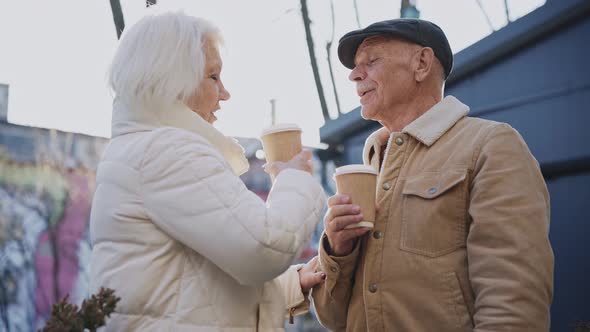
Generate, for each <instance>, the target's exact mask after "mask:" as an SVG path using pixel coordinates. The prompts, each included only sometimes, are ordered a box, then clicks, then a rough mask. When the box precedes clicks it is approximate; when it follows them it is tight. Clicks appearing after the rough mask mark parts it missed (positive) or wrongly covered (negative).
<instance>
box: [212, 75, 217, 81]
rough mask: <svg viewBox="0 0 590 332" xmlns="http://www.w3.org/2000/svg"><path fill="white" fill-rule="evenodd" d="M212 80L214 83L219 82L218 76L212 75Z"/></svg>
mask: <svg viewBox="0 0 590 332" xmlns="http://www.w3.org/2000/svg"><path fill="white" fill-rule="evenodd" d="M210 78H211V79H212V80H214V81H217V80H218V79H219V77H218V76H217V75H211V76H210Z"/></svg>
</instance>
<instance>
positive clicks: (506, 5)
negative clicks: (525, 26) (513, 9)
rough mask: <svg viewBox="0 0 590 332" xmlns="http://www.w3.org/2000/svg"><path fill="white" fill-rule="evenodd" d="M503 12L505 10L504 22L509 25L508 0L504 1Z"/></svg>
mask: <svg viewBox="0 0 590 332" xmlns="http://www.w3.org/2000/svg"><path fill="white" fill-rule="evenodd" d="M504 10H506V22H507V23H510V22H512V21H510V8H508V0H504Z"/></svg>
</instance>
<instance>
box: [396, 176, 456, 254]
mask: <svg viewBox="0 0 590 332" xmlns="http://www.w3.org/2000/svg"><path fill="white" fill-rule="evenodd" d="M466 177H467V171H466V170H459V171H445V172H429V173H424V174H420V175H417V176H412V177H409V178H407V179H406V181H405V183H404V188H403V190H402V194H403V198H402V199H403V203H402V231H401V240H400V249H402V250H404V251H408V252H412V253H415V254H420V255H424V256H428V257H438V256H442V255H445V254H448V253H450V252H452V251H454V250H456V249H458V248H460V247H464V246H465V234H466V233H465V220H466V213H467V211H466V208H467V202H466V192H467V181H465V179H466Z"/></svg>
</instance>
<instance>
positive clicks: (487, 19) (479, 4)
mask: <svg viewBox="0 0 590 332" xmlns="http://www.w3.org/2000/svg"><path fill="white" fill-rule="evenodd" d="M475 1H476V2H477V5H478V6H479V9H481V12H482V13H483V16H485V18H486V21H487V22H488V25H489V26H490V30H492V31H496V29H494V25H493V24H492V20H490V16H489V15H488V12H486V10H485V8H483V5H482V4H481V0H475Z"/></svg>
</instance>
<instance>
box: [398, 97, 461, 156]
mask: <svg viewBox="0 0 590 332" xmlns="http://www.w3.org/2000/svg"><path fill="white" fill-rule="evenodd" d="M467 113H469V107H468V106H467V105H465V104H463V103H462V102H460V101H459V100H458V99H457V98H455V97H453V96H447V97H445V98H444V99H443V100H441V101H440V102H439V103H437V104H436V105H434V106H432V108H431V109H429V110H428V111H426V113H424V114H422V116H420V117H419V118H418V119H416V120H414V121H413V122H412V123H410V124H409V125H407V126H406V127H405V128H404V129H402V132H403V133H407V134H409V135H411V136H413V137H414V138H415V139H417V140H418V141H420V142H421V143H422V144H424V145H426V146H431V145H432V144H434V143H435V142H436V141H438V139H439V138H440V137H441V136H442V135H443V134H444V133H446V132H447V131H448V130H449V129H451V127H452V126H454V125H455V123H457V121H459V120H461V119H462V118H463V117H464V116H466V115H467Z"/></svg>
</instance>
